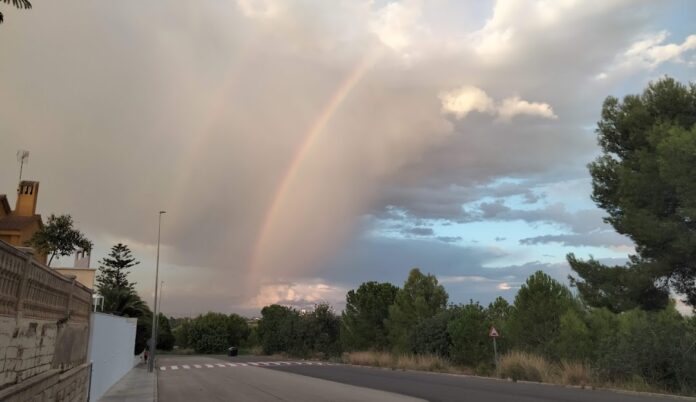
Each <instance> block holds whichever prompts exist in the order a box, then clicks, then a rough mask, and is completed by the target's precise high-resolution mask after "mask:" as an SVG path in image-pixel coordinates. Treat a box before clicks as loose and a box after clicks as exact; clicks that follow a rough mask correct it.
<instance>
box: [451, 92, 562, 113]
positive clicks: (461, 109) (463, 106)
mask: <svg viewBox="0 0 696 402" xmlns="http://www.w3.org/2000/svg"><path fill="white" fill-rule="evenodd" d="M440 101H441V103H442V111H443V112H444V113H448V114H453V115H455V116H456V117H457V118H458V119H463V118H465V117H466V116H467V115H468V114H469V113H471V112H474V111H476V112H479V113H488V114H491V115H497V116H498V117H499V118H500V119H501V120H503V121H509V120H511V119H512V118H513V117H515V116H519V115H527V116H537V117H542V118H545V119H555V118H557V116H556V114H555V113H554V112H553V108H551V105H549V104H548V103H542V102H529V101H526V100H524V99H521V98H520V97H519V96H513V97H510V98H505V99H503V100H502V101H501V102H499V103H496V102H495V101H494V100H493V99H492V98H491V97H490V96H488V94H486V92H485V91H484V90H482V89H481V88H477V87H474V86H463V87H461V88H458V89H455V90H452V91H445V92H442V93H440Z"/></svg>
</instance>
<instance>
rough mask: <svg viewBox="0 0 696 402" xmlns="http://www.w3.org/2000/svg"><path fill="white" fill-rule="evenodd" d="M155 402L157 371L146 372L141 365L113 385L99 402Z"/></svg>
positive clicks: (145, 367) (145, 368)
mask: <svg viewBox="0 0 696 402" xmlns="http://www.w3.org/2000/svg"><path fill="white" fill-rule="evenodd" d="M125 401H128V402H157V371H155V372H154V373H148V372H147V365H146V364H144V363H142V364H139V365H137V366H136V367H133V369H132V370H131V371H129V372H128V374H126V375H125V376H123V378H121V380H120V381H119V382H117V383H116V384H114V385H113V386H112V387H111V388H109V390H108V391H106V394H104V396H102V397H101V399H100V400H99V402H125Z"/></svg>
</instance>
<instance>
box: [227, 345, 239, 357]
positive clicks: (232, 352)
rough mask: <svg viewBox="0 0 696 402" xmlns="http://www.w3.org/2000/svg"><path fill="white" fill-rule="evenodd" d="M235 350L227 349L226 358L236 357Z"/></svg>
mask: <svg viewBox="0 0 696 402" xmlns="http://www.w3.org/2000/svg"><path fill="white" fill-rule="evenodd" d="M237 353H238V351H237V348H235V347H234V346H232V347H231V348H229V349H227V356H237Z"/></svg>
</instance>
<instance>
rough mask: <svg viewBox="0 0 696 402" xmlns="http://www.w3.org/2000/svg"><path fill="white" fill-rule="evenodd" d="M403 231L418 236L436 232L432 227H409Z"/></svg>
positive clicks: (430, 234)
mask: <svg viewBox="0 0 696 402" xmlns="http://www.w3.org/2000/svg"><path fill="white" fill-rule="evenodd" d="M402 232H403V233H405V234H411V235H416V236H432V235H433V233H434V232H433V229H432V228H408V229H404V230H403V231H402Z"/></svg>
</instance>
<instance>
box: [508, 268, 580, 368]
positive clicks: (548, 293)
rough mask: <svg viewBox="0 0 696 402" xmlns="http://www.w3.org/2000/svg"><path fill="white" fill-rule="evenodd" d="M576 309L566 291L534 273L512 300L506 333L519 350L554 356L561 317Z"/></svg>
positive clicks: (554, 282) (552, 280)
mask: <svg viewBox="0 0 696 402" xmlns="http://www.w3.org/2000/svg"><path fill="white" fill-rule="evenodd" d="M572 308H577V304H576V302H575V300H574V299H573V295H572V294H571V293H570V290H569V289H568V288H567V287H565V286H563V285H561V284H560V283H559V282H558V281H556V280H554V279H553V278H551V277H550V276H548V275H547V274H545V273H543V272H541V271H537V272H535V273H534V274H533V275H532V276H530V277H529V278H527V281H526V282H525V283H524V284H523V285H522V287H521V288H520V290H519V292H517V296H516V297H515V309H514V310H513V313H512V314H511V316H510V318H509V320H508V326H507V327H508V333H509V336H510V337H512V338H513V343H514V344H515V345H516V346H517V347H519V348H520V349H524V350H527V351H530V352H536V353H541V354H544V355H547V356H552V357H554V356H555V352H556V342H557V339H558V336H559V333H560V326H561V316H563V314H565V313H566V312H567V311H568V310H569V309H572Z"/></svg>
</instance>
